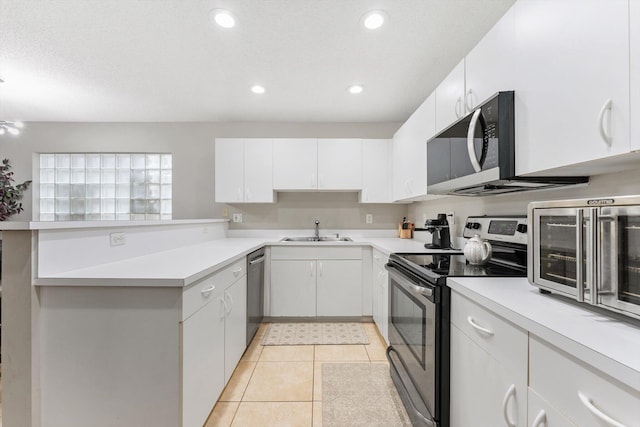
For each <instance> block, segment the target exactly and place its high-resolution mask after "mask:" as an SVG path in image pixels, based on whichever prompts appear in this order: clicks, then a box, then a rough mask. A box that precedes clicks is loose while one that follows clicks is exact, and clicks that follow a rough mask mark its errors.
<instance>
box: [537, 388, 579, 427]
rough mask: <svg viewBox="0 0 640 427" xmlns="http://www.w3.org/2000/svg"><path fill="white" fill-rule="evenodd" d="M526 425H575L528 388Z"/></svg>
mask: <svg viewBox="0 0 640 427" xmlns="http://www.w3.org/2000/svg"><path fill="white" fill-rule="evenodd" d="M527 411H528V413H529V415H528V417H527V425H528V426H531V427H576V425H575V424H573V423H572V422H571V421H569V420H568V419H567V418H566V417H565V416H564V415H563V414H562V413H560V411H558V410H557V409H556V408H555V407H553V406H552V405H551V404H550V403H549V402H547V401H546V400H544V399H543V398H542V397H540V395H539V394H538V393H536V392H535V391H534V390H533V389H531V388H529V391H528V399H527Z"/></svg>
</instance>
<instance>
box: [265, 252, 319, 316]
mask: <svg viewBox="0 0 640 427" xmlns="http://www.w3.org/2000/svg"><path fill="white" fill-rule="evenodd" d="M315 270H316V262H315V261H306V260H304V261H303V260H273V261H271V316H284V317H289V316H292V317H298V316H302V317H306V316H315V315H316V272H315Z"/></svg>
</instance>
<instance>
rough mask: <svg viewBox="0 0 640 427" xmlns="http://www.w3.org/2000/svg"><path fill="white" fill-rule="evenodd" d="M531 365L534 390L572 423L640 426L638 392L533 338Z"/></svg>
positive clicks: (595, 425)
mask: <svg viewBox="0 0 640 427" xmlns="http://www.w3.org/2000/svg"><path fill="white" fill-rule="evenodd" d="M529 364H530V367H529V370H530V372H529V378H530V379H529V382H530V384H529V386H530V387H531V389H533V390H534V391H535V392H536V393H537V394H538V395H540V396H541V397H542V398H543V399H544V400H546V401H547V402H553V406H554V407H555V408H558V410H559V411H562V413H563V414H564V416H565V417H566V418H567V419H568V420H569V421H570V422H573V423H575V424H576V425H579V426H581V427H590V426H594V427H599V426H615V427H620V426H637V425H639V424H638V423H639V422H640V409H638V404H639V403H640V393H639V392H638V391H634V390H632V389H631V388H629V387H626V386H624V385H623V384H621V383H620V382H619V381H617V380H615V379H614V378H611V377H609V376H608V375H605V374H603V373H601V372H600V371H598V370H597V369H595V368H594V367H592V366H589V365H587V364H585V363H583V362H581V361H580V360H579V359H576V358H574V357H573V356H571V355H569V354H567V353H565V352H563V351H562V350H561V349H558V348H556V347H554V346H552V345H551V344H548V343H546V342H545V341H542V340H540V339H538V338H536V337H533V336H532V337H531V340H530V345H529ZM550 425H551V424H549V426H550ZM559 425H563V424H559Z"/></svg>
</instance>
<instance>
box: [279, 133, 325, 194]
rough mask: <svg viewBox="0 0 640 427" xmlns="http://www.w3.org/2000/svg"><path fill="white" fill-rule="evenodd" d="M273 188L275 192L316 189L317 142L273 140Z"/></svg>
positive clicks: (305, 139) (293, 139)
mask: <svg viewBox="0 0 640 427" xmlns="http://www.w3.org/2000/svg"><path fill="white" fill-rule="evenodd" d="M273 187H274V188H275V189H276V190H316V189H317V188H318V141H317V140H316V139H315V138H286V139H274V140H273Z"/></svg>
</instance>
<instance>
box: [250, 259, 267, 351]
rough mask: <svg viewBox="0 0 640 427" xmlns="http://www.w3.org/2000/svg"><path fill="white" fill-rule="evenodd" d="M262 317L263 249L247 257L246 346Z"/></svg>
mask: <svg viewBox="0 0 640 427" xmlns="http://www.w3.org/2000/svg"><path fill="white" fill-rule="evenodd" d="M263 315H264V248H261V249H258V250H257V251H254V252H251V253H250V254H249V255H247V345H249V343H251V340H252V339H253V337H254V336H255V334H256V332H257V331H258V327H259V326H260V322H262V317H263Z"/></svg>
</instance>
